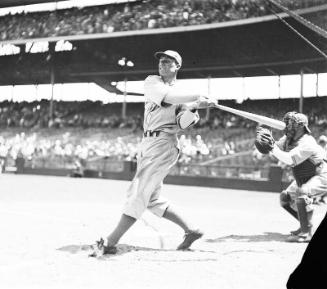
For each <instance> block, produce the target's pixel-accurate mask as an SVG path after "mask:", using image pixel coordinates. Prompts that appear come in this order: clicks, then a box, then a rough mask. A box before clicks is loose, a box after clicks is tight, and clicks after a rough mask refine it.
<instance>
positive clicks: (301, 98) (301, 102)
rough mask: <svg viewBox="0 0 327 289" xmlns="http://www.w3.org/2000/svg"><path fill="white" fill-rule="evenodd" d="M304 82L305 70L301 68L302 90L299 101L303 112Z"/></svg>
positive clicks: (300, 110)
mask: <svg viewBox="0 0 327 289" xmlns="http://www.w3.org/2000/svg"><path fill="white" fill-rule="evenodd" d="M303 83H304V72H303V69H301V91H300V101H299V112H301V113H302V112H303Z"/></svg>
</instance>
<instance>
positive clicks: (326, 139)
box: [318, 135, 327, 143]
mask: <svg viewBox="0 0 327 289" xmlns="http://www.w3.org/2000/svg"><path fill="white" fill-rule="evenodd" d="M318 142H325V143H327V136H325V135H321V136H320V137H319V139H318Z"/></svg>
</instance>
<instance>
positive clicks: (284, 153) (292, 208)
mask: <svg viewBox="0 0 327 289" xmlns="http://www.w3.org/2000/svg"><path fill="white" fill-rule="evenodd" d="M283 121H284V122H285V124H286V128H285V131H284V132H285V135H284V136H283V137H282V138H281V139H280V140H279V141H277V142H276V143H275V142H274V140H273V138H272V136H271V134H270V132H269V131H267V130H264V129H259V130H258V131H257V139H259V140H260V141H263V142H267V143H269V144H270V151H271V154H272V155H273V156H275V157H276V158H277V159H278V160H280V161H281V162H283V163H285V164H286V165H289V166H291V168H292V173H293V176H294V179H295V180H294V181H293V182H292V183H291V184H290V185H289V186H288V188H287V189H286V190H284V191H282V192H281V194H280V204H281V206H282V207H283V208H284V209H285V210H286V211H287V212H288V213H290V214H291V215H292V216H293V217H295V218H296V219H297V220H298V221H299V222H300V228H299V229H298V230H295V231H292V232H291V234H292V236H290V238H288V241H290V242H309V241H310V240H311V238H312V234H313V228H312V216H313V209H314V208H313V204H314V203H315V201H316V200H317V199H320V198H322V197H323V196H325V195H326V194H327V163H326V155H325V152H324V151H323V149H322V148H321V146H319V145H318V144H317V142H316V140H315V139H314V138H313V136H311V131H310V129H309V127H308V118H307V117H306V116H305V115H304V114H302V113H297V112H288V113H286V114H285V116H284V118H283Z"/></svg>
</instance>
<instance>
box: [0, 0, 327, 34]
mask: <svg viewBox="0 0 327 289" xmlns="http://www.w3.org/2000/svg"><path fill="white" fill-rule="evenodd" d="M282 3H283V4H284V5H286V6H287V7H288V8H290V9H296V8H303V7H307V6H314V5H320V4H325V0H310V1H308V0H296V1H294V0H283V1H282ZM268 5H269V3H268V2H267V1H265V0H188V1H185V0H172V1H165V0H143V1H142V0H139V1H135V2H129V3H125V4H108V5H101V6H93V7H84V8H71V9H64V10H56V11H46V12H33V13H20V14H14V15H11V14H8V15H5V16H3V17H0V40H13V39H29V38H39V37H52V36H66V35H82V34H94V33H111V32H117V31H132V30H142V29H155V28H166V27H177V26H187V25H199V24H209V23H217V22H224V21H230V20H238V19H245V18H250V17H257V16H263V15H268V14H271V11H270V9H269V6H268Z"/></svg>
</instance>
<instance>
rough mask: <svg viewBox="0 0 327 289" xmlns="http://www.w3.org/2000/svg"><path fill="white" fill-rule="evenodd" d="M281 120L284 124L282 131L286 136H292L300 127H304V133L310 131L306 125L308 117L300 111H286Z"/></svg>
mask: <svg viewBox="0 0 327 289" xmlns="http://www.w3.org/2000/svg"><path fill="white" fill-rule="evenodd" d="M283 121H284V122H285V124H286V127H285V130H284V133H285V135H286V136H287V137H288V138H294V136H295V135H296V133H297V132H298V131H299V130H300V129H302V128H304V131H305V132H306V133H309V134H310V133H311V130H310V129H309V127H308V124H309V122H308V118H307V117H306V115H304V114H302V113H298V112H296V111H290V112H287V113H286V114H285V115H284V117H283Z"/></svg>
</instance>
